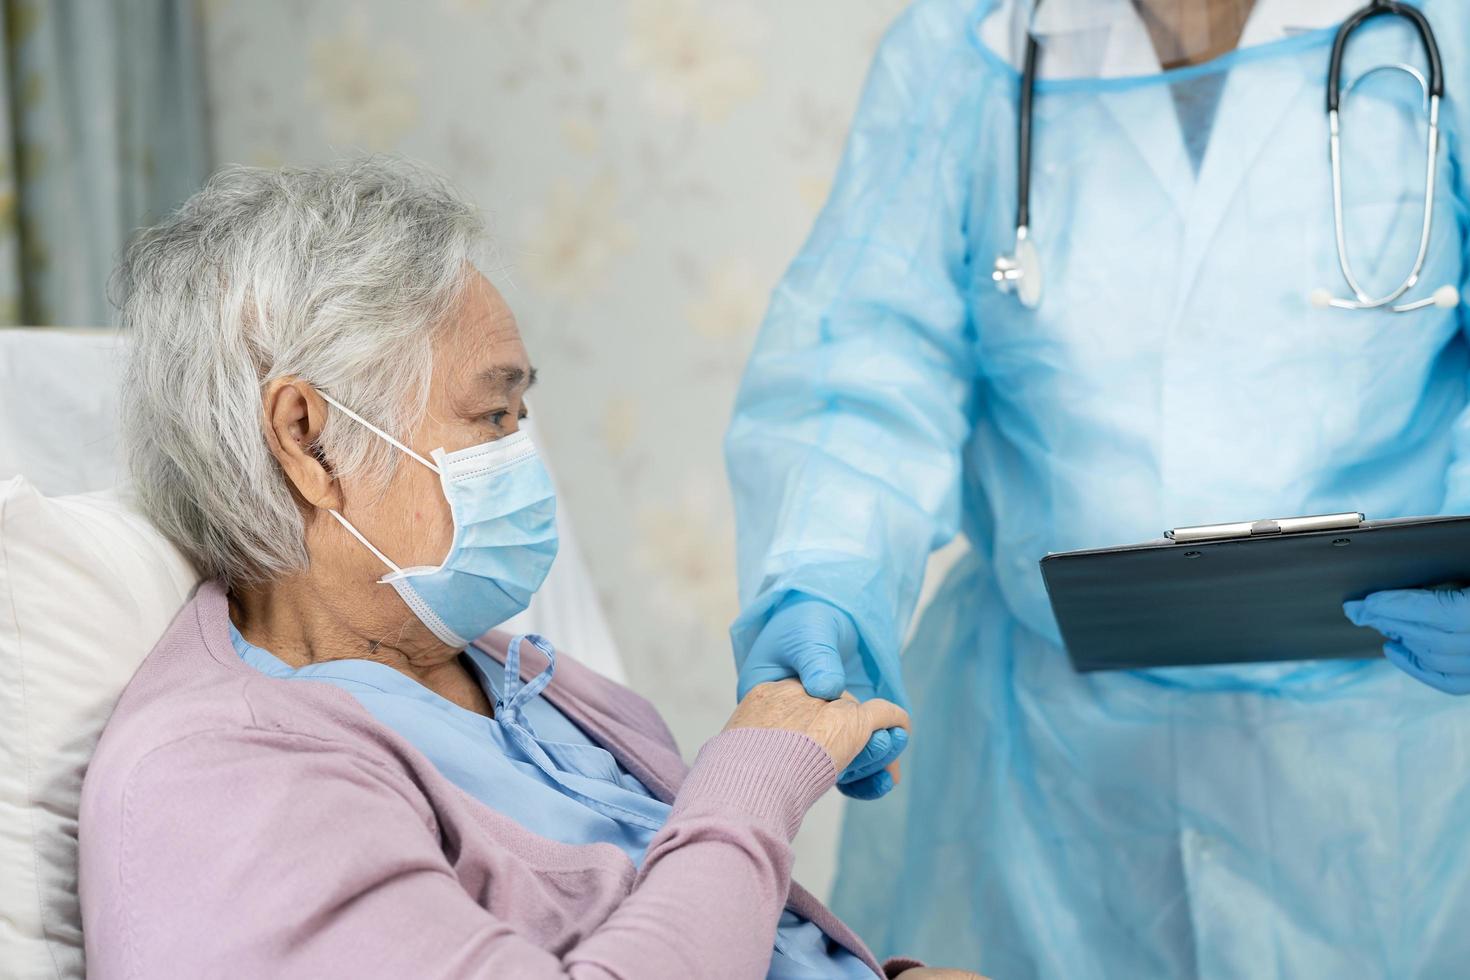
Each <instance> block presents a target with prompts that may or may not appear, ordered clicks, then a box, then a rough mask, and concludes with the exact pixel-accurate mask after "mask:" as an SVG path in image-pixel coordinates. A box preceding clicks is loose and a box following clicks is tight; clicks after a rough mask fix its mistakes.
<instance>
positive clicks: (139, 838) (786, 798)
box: [80, 583, 916, 980]
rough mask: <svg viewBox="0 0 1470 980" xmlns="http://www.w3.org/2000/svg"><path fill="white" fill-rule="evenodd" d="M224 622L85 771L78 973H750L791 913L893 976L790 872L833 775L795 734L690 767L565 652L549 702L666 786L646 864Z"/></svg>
mask: <svg viewBox="0 0 1470 980" xmlns="http://www.w3.org/2000/svg"><path fill="white" fill-rule="evenodd" d="M227 617H228V613H227V607H226V602H225V597H224V593H223V591H222V590H221V589H220V587H219V586H218V585H216V584H212V583H211V584H205V585H203V586H201V587H200V589H199V593H198V595H197V596H196V597H195V598H194V600H193V601H192V602H191V603H190V604H189V605H188V606H186V607H185V608H184V610H183V611H182V612H181V613H180V614H179V617H178V619H177V620H176V621H175V622H174V624H173V626H172V627H171V628H170V630H169V632H168V633H167V634H166V635H165V636H164V637H163V639H162V640H161V641H160V642H159V644H158V646H157V647H156V648H155V649H154V651H153V652H152V653H151V654H150V655H149V657H148V659H147V660H146V661H144V663H143V665H142V666H141V667H140V668H139V670H138V673H137V675H136V676H135V677H134V678H133V680H132V683H131V684H129V686H128V689H127V691H126V692H124V694H123V696H122V699H121V700H120V701H119V702H118V705H117V709H116V711H115V712H114V714H113V716H112V719H111V721H110V722H109V723H108V725H107V730H106V731H105V732H104V733H103V736H102V740H101V743H100V744H99V745H98V748H97V752H96V754H95V756H94V757H93V759H92V763H91V767H90V768H89V770H88V772H87V777H86V782H85V785H84V787H83V790H82V807H81V821H80V844H81V857H80V861H81V866H80V878H81V884H80V887H81V900H82V917H83V923H84V936H85V941H86V951H87V973H88V975H89V977H92V978H96V980H110V978H112V977H161V976H219V975H226V974H228V975H230V976H248V977H297V976H300V977H308V976H309V977H333V976H343V977H346V976H352V977H425V978H429V977H443V978H450V977H516V978H521V977H524V978H538V977H598V978H603V977H638V978H650V980H657V978H663V977H667V978H679V980H685V978H690V977H751V978H759V977H764V976H765V973H766V968H767V966H768V965H769V963H770V958H771V949H772V943H773V940H774V937H775V933H776V922H777V919H778V918H779V916H780V913H781V909H782V907H783V906H785V907H789V908H791V909H792V910H794V911H795V912H797V913H799V914H801V915H803V916H805V917H806V918H808V919H810V920H811V921H812V922H814V923H816V924H817V926H819V927H820V928H821V929H822V930H823V931H824V932H825V933H826V934H827V935H828V936H830V937H831V938H832V939H834V940H836V941H837V942H839V943H841V944H842V945H843V946H845V947H847V948H848V949H850V950H852V951H853V952H855V953H857V954H858V955H860V956H861V957H862V958H863V959H864V960H865V961H866V962H868V963H869V965H871V966H872V967H873V969H874V970H875V971H878V970H879V968H878V965H877V963H876V962H875V961H874V960H873V957H872V954H871V953H869V952H868V950H867V949H866V947H864V946H863V944H862V943H861V941H859V940H858V938H857V937H856V936H855V935H854V934H853V933H852V932H851V931H850V930H849V929H848V928H847V927H846V926H844V925H843V924H842V923H841V922H840V921H838V920H837V918H836V917H835V916H833V915H832V913H831V912H830V911H828V910H827V909H826V908H825V907H824V906H823V905H822V904H821V903H820V902H818V901H817V900H816V899H815V898H813V897H812V896H811V895H810V894H808V893H807V892H806V891H805V890H803V889H802V888H801V887H800V886H799V885H796V884H795V883H793V882H792V881H791V878H790V874H791V860H792V856H791V846H790V845H791V839H792V837H793V836H794V835H795V833H796V829H797V827H798V826H799V825H800V823H801V820H802V817H803V816H804V815H805V814H806V811H807V809H808V808H809V807H810V806H811V805H812V803H813V802H814V801H815V800H816V799H817V798H818V797H819V796H821V794H822V793H824V792H825V791H827V790H828V789H830V788H831V787H832V785H833V782H834V780H835V778H836V776H835V772H834V769H833V766H832V760H831V759H830V758H829V757H828V756H827V754H826V752H825V751H823V750H822V748H821V747H820V746H818V745H817V744H816V743H815V742H813V741H811V740H810V739H808V738H807V737H805V736H803V735H796V734H793V733H790V732H781V731H774V730H756V729H744V730H737V731H731V732H726V733H724V734H721V735H719V736H717V737H715V738H713V739H711V740H710V741H709V742H707V743H706V744H705V746H704V748H703V749H702V750H701V751H700V753H699V757H698V759H697V760H696V761H695V763H694V766H693V768H689V767H686V766H685V765H684V763H683V761H682V760H681V758H680V756H679V753H678V750H677V748H676V747H675V745H674V741H673V738H672V737H671V736H670V734H669V731H668V729H667V727H665V725H664V723H663V721H662V720H661V719H660V718H659V716H658V713H657V712H656V711H654V709H653V708H652V706H651V705H649V704H648V702H646V701H644V700H643V699H642V698H640V697H638V696H637V695H636V694H633V693H632V692H631V691H628V690H627V689H625V688H623V687H620V686H618V685H617V684H614V683H612V682H611V681H608V680H606V679H604V678H602V677H600V676H599V675H597V674H595V673H593V672H592V671H590V670H588V669H586V668H585V667H582V666H581V665H579V664H577V663H576V662H575V661H573V660H572V659H571V658H569V657H558V658H557V669H556V679H555V680H554V681H553V682H552V684H551V686H550V687H549V688H547V690H546V692H545V695H544V696H545V697H547V698H548V699H550V701H551V702H552V703H553V704H555V705H556V706H557V707H558V708H560V709H561V710H562V711H563V712H565V713H566V715H567V716H568V717H569V718H571V719H572V720H573V721H574V722H576V723H577V724H578V725H579V726H580V727H581V728H582V729H583V730H585V731H586V732H587V733H588V734H589V735H590V736H591V737H592V738H593V739H594V740H596V741H597V742H599V743H600V744H602V745H603V746H604V747H606V748H607V749H608V751H610V752H611V753H612V754H613V755H614V756H616V757H617V759H618V761H619V762H620V763H622V764H623V766H625V767H626V768H627V769H628V771H629V772H631V773H632V774H633V775H635V776H637V777H638V779H639V780H641V781H642V782H643V784H644V785H645V786H647V787H648V788H649V789H650V790H651V791H653V792H654V793H655V794H657V795H658V796H659V797H660V798H661V799H664V800H666V801H672V802H673V813H672V814H671V816H670V818H669V822H668V823H667V824H666V825H665V826H664V828H663V830H661V831H660V832H659V834H658V835H657V836H656V837H655V838H654V840H653V842H652V844H651V845H650V846H649V849H648V853H647V857H646V859H645V861H644V865H643V868H642V869H641V871H640V870H638V869H635V868H634V867H633V865H632V864H631V863H630V862H629V861H628V859H627V857H626V856H624V854H623V853H622V852H621V851H620V850H618V848H617V847H615V846H613V845H610V844H594V845H588V846H573V845H568V844H563V843H560V842H558V841H553V840H549V839H547V838H544V837H540V836H538V835H537V834H536V833H535V831H534V829H533V828H527V827H523V826H521V825H519V824H517V823H515V822H513V821H511V820H509V819H507V818H505V817H503V816H501V815H500V814H498V813H495V812H494V811H492V810H490V809H488V808H486V807H485V806H483V805H481V804H480V803H479V802H478V801H476V800H474V799H472V798H470V797H469V796H467V795H465V794H464V793H463V792H462V791H460V790H459V789H458V788H457V787H456V786H454V784H452V783H450V782H449V781H448V780H447V779H445V778H444V777H443V776H441V775H440V774H439V772H438V771H437V770H436V769H435V768H434V766H433V765H432V764H431V763H430V762H429V760H428V759H426V758H424V757H423V756H422V755H421V754H419V752H418V751H417V750H415V749H414V748H413V747H411V746H410V745H409V744H408V743H407V742H405V741H404V740H403V739H402V738H399V737H398V736H397V735H395V734H394V733H393V732H391V731H389V730H388V729H386V728H384V727H383V726H381V725H380V724H378V723H377V722H376V721H375V720H374V719H373V718H372V716H371V715H369V714H368V712H367V711H366V710H364V709H363V708H362V707H361V706H360V705H359V704H358V703H357V702H356V700H354V699H353V698H352V696H351V695H349V694H347V693H346V692H344V691H342V690H340V689H338V688H335V687H331V686H328V685H326V684H320V685H317V684H292V683H289V682H287V681H282V680H277V679H273V678H269V677H266V676H264V675H262V674H259V673H257V672H255V671H253V670H251V669H250V667H249V666H247V665H246V664H245V663H244V662H242V661H241V660H240V658H239V657H238V656H236V655H235V652H234V650H233V648H232V647H231V645H230V640H229V635H228V618H227ZM504 643H505V637H504V636H500V635H497V634H491V635H490V636H489V637H487V638H486V640H485V647H486V649H487V650H489V651H490V652H491V653H492V654H494V655H495V656H497V657H502V656H503V654H504ZM543 666H544V663H542V662H540V657H539V655H538V654H535V653H534V652H530V662H528V663H526V664H525V665H524V666H523V670H524V671H525V675H526V676H528V677H529V676H531V675H533V674H534V673H536V672H537V671H539V670H540V669H541V668H542V667H543ZM913 965H916V964H914V963H913V962H911V961H891V962H890V963H889V964H888V965H887V969H888V970H889V971H890V975H891V974H896V973H897V972H898V971H899V970H901V969H903V968H905V967H908V966H913ZM879 972H882V971H879Z"/></svg>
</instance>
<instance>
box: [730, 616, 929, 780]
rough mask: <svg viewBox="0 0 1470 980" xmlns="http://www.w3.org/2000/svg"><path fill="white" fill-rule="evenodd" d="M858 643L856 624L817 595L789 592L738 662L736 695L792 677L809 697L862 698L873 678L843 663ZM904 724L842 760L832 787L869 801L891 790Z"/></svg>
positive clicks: (881, 733)
mask: <svg viewBox="0 0 1470 980" xmlns="http://www.w3.org/2000/svg"><path fill="white" fill-rule="evenodd" d="M857 646H858V631H857V627H856V626H855V625H854V624H853V621H852V619H851V618H849V617H848V615H847V614H846V613H844V612H843V611H842V610H840V609H838V608H837V607H836V606H833V605H831V604H830V603H827V602H823V601H822V600H821V599H816V598H813V597H812V596H808V595H802V594H801V593H792V594H791V595H789V596H787V597H786V599H785V600H783V601H782V602H781V604H780V605H779V606H777V607H776V611H775V612H774V613H772V615H771V618H770V621H768V622H767V623H766V625H765V627H764V628H763V629H762V630H761V632H760V635H759V636H757V637H756V640H755V643H754V644H753V645H752V646H751V648H750V653H749V655H748V656H746V658H745V662H744V663H743V664H741V666H740V677H739V681H738V685H739V686H738V695H739V697H740V698H741V699H742V702H743V700H744V698H745V696H746V695H747V694H748V693H749V692H750V691H751V690H752V689H753V688H754V687H755V686H756V685H758V684H764V683H767V682H770V681H777V680H782V679H785V678H789V677H796V678H799V679H800V680H801V683H802V686H803V687H805V689H806V692H807V693H808V694H810V695H811V696H812V697H815V698H823V699H825V700H828V701H831V700H833V699H834V698H837V697H839V696H840V695H841V694H842V693H843V691H849V692H851V693H852V694H853V695H854V696H856V697H857V698H858V699H859V700H861V701H867V700H868V699H869V698H872V697H873V695H874V691H873V685H872V681H871V680H870V679H869V678H867V677H864V676H857V677H854V676H851V675H850V674H849V673H848V671H847V668H846V667H845V666H844V664H846V663H852V662H854V661H856V660H857ZM905 719H907V716H906V715H905ZM907 728H908V726H907V720H905V723H904V725H903V726H893V727H891V728H886V729H882V730H879V731H876V732H874V733H873V736H872V738H870V739H869V740H868V743H867V745H865V746H863V749H862V752H861V753H859V754H858V755H857V757H856V758H853V759H851V760H849V762H850V764H849V763H844V764H843V765H844V766H846V769H845V771H843V772H842V773H841V774H840V775H839V776H838V777H837V789H838V790H839V791H841V792H842V793H843V794H844V795H847V796H851V797H853V798H854V799H859V800H874V799H877V798H878V797H880V796H882V795H884V794H885V793H887V792H888V791H889V790H891V789H893V787H894V786H895V785H896V777H897V774H898V763H897V760H898V756H899V754H900V753H901V752H903V750H904V747H905V746H907V745H908V741H909V733H908V730H907ZM838 768H839V769H841V768H843V767H842V766H839V767H838Z"/></svg>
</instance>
